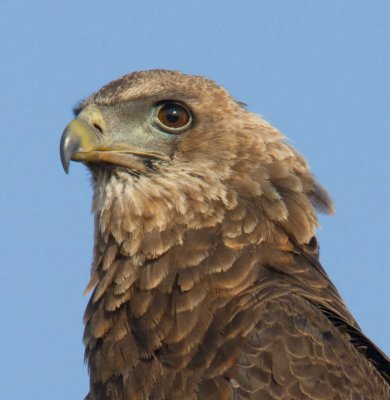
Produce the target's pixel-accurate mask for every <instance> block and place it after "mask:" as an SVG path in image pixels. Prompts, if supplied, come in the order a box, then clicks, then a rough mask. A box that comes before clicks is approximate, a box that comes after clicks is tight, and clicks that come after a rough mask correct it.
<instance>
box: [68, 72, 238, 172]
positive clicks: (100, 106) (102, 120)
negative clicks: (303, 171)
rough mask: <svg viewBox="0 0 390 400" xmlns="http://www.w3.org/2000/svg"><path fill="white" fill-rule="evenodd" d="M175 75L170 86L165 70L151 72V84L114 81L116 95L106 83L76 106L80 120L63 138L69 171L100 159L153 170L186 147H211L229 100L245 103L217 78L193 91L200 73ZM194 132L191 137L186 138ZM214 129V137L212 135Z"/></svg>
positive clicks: (132, 168) (130, 168)
mask: <svg viewBox="0 0 390 400" xmlns="http://www.w3.org/2000/svg"><path fill="white" fill-rule="evenodd" d="M165 73H166V71H165ZM146 74H147V73H146ZM171 74H173V75H174V77H175V78H176V79H172V76H170V77H169V78H171V79H169V85H168V84H167V83H166V78H167V77H166V76H165V74H164V73H163V74H159V73H158V72H154V74H153V72H149V76H148V85H145V80H144V79H142V77H141V79H139V78H137V76H136V77H135V78H134V77H133V79H130V80H129V79H127V77H125V78H122V79H121V80H118V81H117V82H116V83H115V82H114V84H116V86H117V88H116V91H114V93H116V95H114V96H113V95H112V93H113V91H112V88H111V91H110V95H109V96H108V95H106V94H105V91H106V90H107V89H106V87H104V88H103V89H101V90H100V91H99V92H97V93H96V94H94V95H92V96H91V97H90V98H89V99H87V100H86V101H84V102H83V103H81V105H80V106H79V107H78V108H77V109H76V111H75V113H76V119H74V120H73V121H72V122H70V123H69V124H68V126H67V127H66V128H65V130H64V132H63V135H62V138H61V145H60V153H61V161H62V165H63V167H64V169H65V171H66V172H68V170H69V164H70V161H71V160H73V161H81V162H84V163H86V164H87V165H88V166H89V167H90V168H91V169H93V167H94V166H96V164H99V165H100V166H101V165H105V166H111V167H113V166H116V167H121V168H124V169H127V170H128V171H132V172H136V173H139V174H147V173H148V172H150V171H151V170H153V169H154V168H155V167H156V165H158V164H161V163H164V162H169V161H170V160H172V158H173V157H174V156H175V153H180V150H181V149H182V150H183V151H184V152H187V153H190V154H191V155H192V156H193V155H194V154H197V153H199V152H201V153H202V147H203V146H202V143H205V142H206V143H207V146H206V147H205V149H206V148H207V151H209V150H210V145H211V147H212V141H213V140H214V141H215V140H217V141H218V140H220V139H221V138H219V139H218V127H217V125H218V122H221V121H222V120H223V119H224V118H221V117H222V113H224V117H225V116H226V100H227V103H228V105H229V104H230V105H231V106H233V107H234V108H236V109H239V108H240V107H239V106H238V105H237V104H236V103H235V102H234V101H233V100H232V99H231V98H230V96H229V97H228V95H227V94H226V92H225V91H224V89H222V88H219V87H217V86H216V85H215V84H214V83H213V82H211V81H207V80H205V79H203V78H202V81H201V83H202V84H203V85H200V90H199V89H198V90H193V89H191V85H188V82H187V81H188V79H189V78H192V79H193V78H194V77H188V76H186V75H183V74H178V73H173V72H171ZM150 81H152V82H153V81H154V85H150ZM110 85H111V86H112V85H113V83H111V84H110ZM110 85H108V86H110ZM145 86H146V87H145ZM184 86H185V87H186V91H185V92H184V90H183V88H184ZM188 86H189V87H188ZM198 86H199V85H198ZM205 96H207V98H206V99H205ZM221 97H222V98H223V99H224V101H225V104H224V105H222V103H221V101H220V98H221ZM205 100H206V101H205ZM211 105H212V106H211ZM242 111H244V110H243V109H242ZM188 134H190V135H191V138H190V139H185V138H184V139H183V138H182V136H186V137H187V136H188ZM210 134H212V135H213V138H211V137H207V135H210ZM186 142H190V144H188V143H186ZM220 142H221V143H219V144H218V143H216V146H217V147H218V148H219V149H221V144H222V142H226V138H222V140H220ZM190 148H191V149H190ZM177 150H179V151H177ZM198 155H199V154H198ZM207 156H208V157H209V156H210V155H209V154H208V155H207ZM186 157H187V161H189V159H190V158H191V157H188V154H187V155H186Z"/></svg>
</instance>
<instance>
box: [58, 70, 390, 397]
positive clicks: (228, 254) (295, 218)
mask: <svg viewBox="0 0 390 400" xmlns="http://www.w3.org/2000/svg"><path fill="white" fill-rule="evenodd" d="M74 113H75V119H74V120H73V121H71V122H70V123H69V124H68V125H67V127H66V128H65V130H64V132H63V134H62V138H61V143H60V154H61V161H62V165H63V167H64V169H65V171H66V172H68V170H69V165H70V161H71V160H73V161H78V162H82V163H83V164H85V165H86V167H87V168H88V170H89V171H90V175H91V181H92V187H93V204H92V210H93V214H94V225H95V231H94V249H93V260H92V267H91V278H90V281H89V283H88V285H87V287H86V292H89V291H91V292H92V293H91V296H90V300H89V302H88V305H87V307H86V310H85V315H84V323H85V331H84V337H83V341H84V345H85V359H86V362H87V364H88V369H89V376H90V389H89V393H88V395H87V396H86V399H87V400H133V399H139V400H144V399H145V400H146V399H149V400H163V399H164V400H186V399H188V400H192V399H194V400H195V399H202V400H207V399H209V400H218V399H221V400H222V399H231V400H238V399H261V400H271V399H274V400H275V399H284V400H293V399H295V400H302V399H312V400H317V399H318V400H319V399H323V400H330V399H332V400H336V399H338V400H347V399H348V400H367V399H372V400H382V399H383V400H385V399H386V400H388V399H390V362H389V359H388V358H387V356H386V355H385V354H384V353H383V352H382V351H381V350H380V349H379V348H378V347H377V346H376V345H375V344H374V343H373V342H372V341H370V339H368V338H367V337H366V336H365V335H364V334H363V333H362V331H361V329H360V327H359V325H358V324H357V323H356V321H355V319H354V318H353V316H352V315H351V313H350V312H349V310H348V309H347V307H346V305H345V304H344V302H343V300H342V298H341V297H340V294H339V293H338V291H337V289H336V288H335V286H334V285H333V284H332V282H331V281H330V279H329V277H328V275H327V274H326V272H325V271H324V269H323V267H322V266H321V264H320V261H319V247H318V243H317V240H316V228H317V226H318V220H317V212H323V213H327V214H331V213H333V212H334V208H333V204H332V201H331V199H330V197H329V195H328V194H327V192H326V191H325V189H324V188H322V186H320V184H319V183H317V181H316V180H315V178H314V176H313V175H312V173H311V172H310V169H309V167H308V164H307V162H306V161H305V159H304V158H303V157H302V156H301V155H300V154H299V153H298V152H297V151H296V150H295V149H294V148H293V147H291V146H290V145H289V144H288V143H287V142H286V140H285V138H284V136H283V135H282V134H281V133H279V131H278V130H276V129H275V128H273V127H272V126H271V125H270V124H269V123H267V122H266V121H265V120H263V119H262V118H260V117H259V116H258V115H256V114H254V113H252V112H250V111H248V110H247V108H246V107H245V105H244V104H243V103H240V102H238V101H236V100H235V99H234V98H232V97H231V96H230V95H229V93H228V92H227V90H226V89H224V88H223V87H222V86H219V85H218V84H216V83H215V82H214V81H212V80H209V79H206V78H204V77H201V76H192V75H187V74H183V73H180V72H176V71H168V70H163V69H157V70H150V71H142V72H134V73H131V74H128V75H125V76H123V77H122V78H120V79H117V80H114V81H112V82H110V83H108V84H107V85H105V86H104V87H103V88H101V89H100V90H98V91H97V92H95V93H94V94H92V95H91V96H90V97H88V98H87V99H86V100H84V101H81V102H80V103H79V104H78V105H77V106H76V107H75V109H74Z"/></svg>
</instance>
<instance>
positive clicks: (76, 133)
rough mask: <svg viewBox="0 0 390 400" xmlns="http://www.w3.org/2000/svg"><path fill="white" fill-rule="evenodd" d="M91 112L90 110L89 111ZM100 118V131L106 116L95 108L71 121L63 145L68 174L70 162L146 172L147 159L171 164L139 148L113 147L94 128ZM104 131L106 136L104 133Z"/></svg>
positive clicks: (63, 135)
mask: <svg viewBox="0 0 390 400" xmlns="http://www.w3.org/2000/svg"><path fill="white" fill-rule="evenodd" d="M87 108H88V107H87ZM97 117H98V120H99V124H98V125H99V127H100V126H104V127H105V124H104V120H103V119H102V115H101V114H100V113H99V111H98V110H97V109H95V108H92V109H90V110H87V109H86V110H85V111H83V112H82V113H81V114H80V115H79V116H78V117H77V118H76V119H74V120H73V121H71V122H70V123H69V124H68V125H67V127H66V128H65V130H64V132H63V133H62V137H61V143H60V155H61V163H62V166H63V168H64V170H65V172H66V173H68V172H69V164H70V161H71V160H72V161H81V162H84V163H108V164H115V165H117V166H121V167H125V168H130V169H133V170H134V169H135V170H137V171H138V172H146V171H147V170H148V168H147V167H146V166H145V164H144V162H143V161H144V160H145V159H159V160H169V157H168V156H166V155H165V154H163V153H160V152H155V151H147V150H144V149H141V148H139V147H137V146H129V145H127V144H122V143H120V144H113V143H112V138H110V137H109V135H107V132H106V133H105V132H104V129H98V128H97V127H95V126H94V125H95V124H94V122H93V121H94V120H96V118H97ZM102 131H103V132H102Z"/></svg>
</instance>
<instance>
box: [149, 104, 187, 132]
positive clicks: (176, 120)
mask: <svg viewBox="0 0 390 400" xmlns="http://www.w3.org/2000/svg"><path fill="white" fill-rule="evenodd" d="M191 122H192V115H191V113H190V111H189V110H188V108H187V107H186V106H184V105H183V104H182V103H179V102H177V101H166V102H164V103H162V104H160V105H159V106H158V107H157V110H156V123H157V124H158V125H159V126H160V127H161V128H162V129H164V130H165V131H167V132H169V133H181V132H182V131H184V130H185V129H187V128H188V127H189V126H190V125H191Z"/></svg>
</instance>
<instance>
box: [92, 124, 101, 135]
mask: <svg viewBox="0 0 390 400" xmlns="http://www.w3.org/2000/svg"><path fill="white" fill-rule="evenodd" d="M92 126H93V127H94V128H96V129H97V130H98V131H99V132H100V133H103V128H102V127H101V126H100V125H99V124H97V123H96V122H94V123H93V124H92Z"/></svg>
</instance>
